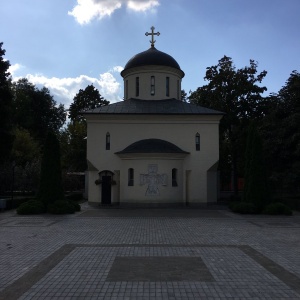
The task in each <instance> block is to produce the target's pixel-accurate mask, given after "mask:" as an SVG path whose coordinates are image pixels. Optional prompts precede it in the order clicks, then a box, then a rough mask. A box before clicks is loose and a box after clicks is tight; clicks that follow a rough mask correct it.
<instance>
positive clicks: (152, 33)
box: [145, 26, 160, 48]
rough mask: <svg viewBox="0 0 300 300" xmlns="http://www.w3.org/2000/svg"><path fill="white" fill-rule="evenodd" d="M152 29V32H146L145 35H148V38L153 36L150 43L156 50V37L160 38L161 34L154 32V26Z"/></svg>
mask: <svg viewBox="0 0 300 300" xmlns="http://www.w3.org/2000/svg"><path fill="white" fill-rule="evenodd" d="M150 29H151V32H146V33H145V35H146V36H148V35H151V41H150V43H151V47H152V48H154V43H155V42H156V41H155V40H154V36H155V35H157V36H159V35H160V33H159V32H154V29H155V27H154V26H152V27H151V28H150Z"/></svg>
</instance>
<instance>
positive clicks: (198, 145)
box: [195, 132, 200, 151]
mask: <svg viewBox="0 0 300 300" xmlns="http://www.w3.org/2000/svg"><path fill="white" fill-rule="evenodd" d="M195 146H196V151H200V134H199V132H197V133H196V135H195Z"/></svg>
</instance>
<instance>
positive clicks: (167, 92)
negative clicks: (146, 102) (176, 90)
mask: <svg viewBox="0 0 300 300" xmlns="http://www.w3.org/2000/svg"><path fill="white" fill-rule="evenodd" d="M166 96H167V97H169V96H170V77H166Z"/></svg>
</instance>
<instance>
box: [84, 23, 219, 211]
mask: <svg viewBox="0 0 300 300" xmlns="http://www.w3.org/2000/svg"><path fill="white" fill-rule="evenodd" d="M146 35H150V36H151V41H150V42H151V47H150V48H149V49H148V50H146V51H144V52H141V53H138V54H136V55H135V56H133V57H132V58H131V59H130V60H129V61H128V62H127V64H126V65H125V68H124V70H123V71H122V72H121V76H122V77H123V79H124V100H123V101H121V102H117V103H113V104H110V105H107V106H102V107H99V108H95V109H93V110H90V111H86V112H85V113H84V116H85V118H86V121H87V160H88V171H87V177H88V181H87V182H88V201H89V203H91V204H92V203H93V204H103V205H104V204H116V205H118V204H120V205H126V204H134V205H141V206H142V205H153V206H159V205H167V206H168V205H206V204H207V203H212V202H216V201H217V197H218V176H217V167H218V160H219V122H220V119H221V118H222V116H223V113H222V112H219V111H215V110H212V109H208V108H205V107H201V106H196V105H192V104H189V103H186V102H184V101H182V99H181V80H182V78H183V77H184V72H183V71H182V70H181V69H180V66H179V64H178V63H177V61H176V60H175V59H174V58H173V57H172V56H170V55H168V54H166V53H164V52H162V51H159V50H157V49H156V48H155V46H154V44H155V40H154V36H155V35H157V36H158V35H159V32H156V33H155V32H154V27H151V32H150V33H148V32H147V33H146Z"/></svg>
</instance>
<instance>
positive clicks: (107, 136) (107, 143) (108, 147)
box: [105, 132, 110, 150]
mask: <svg viewBox="0 0 300 300" xmlns="http://www.w3.org/2000/svg"><path fill="white" fill-rule="evenodd" d="M105 150H110V133H109V132H107V133H106V136H105Z"/></svg>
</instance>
